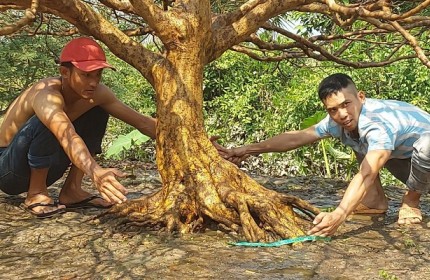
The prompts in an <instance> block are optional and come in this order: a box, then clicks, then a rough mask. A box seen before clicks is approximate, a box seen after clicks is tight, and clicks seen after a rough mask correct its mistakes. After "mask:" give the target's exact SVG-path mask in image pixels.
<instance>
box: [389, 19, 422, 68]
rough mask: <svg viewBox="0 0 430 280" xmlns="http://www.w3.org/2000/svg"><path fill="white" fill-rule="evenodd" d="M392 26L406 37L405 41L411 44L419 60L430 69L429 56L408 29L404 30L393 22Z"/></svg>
mask: <svg viewBox="0 0 430 280" xmlns="http://www.w3.org/2000/svg"><path fill="white" fill-rule="evenodd" d="M391 25H393V27H394V28H395V29H396V30H397V31H399V32H400V34H402V35H403V37H405V39H406V40H407V41H408V42H409V44H410V45H411V47H412V48H413V49H414V51H415V53H416V54H417V56H418V58H419V60H421V62H422V63H423V64H424V65H425V66H427V67H428V68H430V61H429V59H428V58H427V56H426V55H425V53H424V51H423V50H422V48H421V47H420V45H419V43H418V42H417V40H416V39H415V37H414V36H412V35H411V34H410V33H409V32H408V31H407V30H406V29H404V28H403V27H402V26H401V25H400V24H399V23H398V22H396V21H393V22H391Z"/></svg>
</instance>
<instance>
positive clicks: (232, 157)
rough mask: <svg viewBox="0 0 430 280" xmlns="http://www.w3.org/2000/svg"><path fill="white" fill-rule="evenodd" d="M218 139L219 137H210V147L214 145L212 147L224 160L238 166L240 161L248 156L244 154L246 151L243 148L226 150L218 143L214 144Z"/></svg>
mask: <svg viewBox="0 0 430 280" xmlns="http://www.w3.org/2000/svg"><path fill="white" fill-rule="evenodd" d="M219 138H220V137H219V136H212V137H211V138H210V141H211V142H212V145H214V147H215V148H216V149H217V150H218V153H219V155H220V156H221V157H223V158H225V159H226V160H228V161H231V162H232V163H234V164H236V165H239V164H240V163H241V162H242V161H244V160H245V159H247V158H248V157H249V156H250V155H249V154H247V153H246V149H245V148H244V147H239V148H231V149H227V148H225V147H223V146H221V145H220V144H219V143H218V142H216V140H218V139H219Z"/></svg>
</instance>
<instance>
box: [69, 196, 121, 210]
mask: <svg viewBox="0 0 430 280" xmlns="http://www.w3.org/2000/svg"><path fill="white" fill-rule="evenodd" d="M64 205H65V206H66V209H82V208H101V209H107V208H110V207H112V205H113V204H111V203H109V202H107V201H106V200H104V199H103V198H101V197H99V196H97V195H91V196H89V197H87V198H85V199H83V200H81V201H79V202H74V203H67V204H66V203H64Z"/></svg>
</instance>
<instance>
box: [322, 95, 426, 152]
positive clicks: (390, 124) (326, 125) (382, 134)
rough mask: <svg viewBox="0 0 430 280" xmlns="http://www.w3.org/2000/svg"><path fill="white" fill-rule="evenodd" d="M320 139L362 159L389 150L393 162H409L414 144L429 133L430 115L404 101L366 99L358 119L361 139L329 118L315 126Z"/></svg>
mask: <svg viewBox="0 0 430 280" xmlns="http://www.w3.org/2000/svg"><path fill="white" fill-rule="evenodd" d="M315 131H316V133H317V135H318V136H319V137H321V138H327V137H334V138H338V139H340V141H341V142H342V143H343V144H345V145H347V146H350V147H351V148H352V149H353V150H354V151H356V152H357V153H359V154H361V155H366V154H367V153H368V152H369V151H373V150H390V151H391V157H390V158H399V159H403V158H410V157H411V156H412V151H413V144H414V142H415V141H416V140H417V139H418V138H419V137H420V135H421V134H422V133H424V132H428V131H430V114H429V113H427V112H425V111H423V110H421V109H420V108H418V107H416V106H414V105H411V104H408V103H406V102H402V101H396V100H379V99H372V98H366V100H365V103H364V104H363V107H362V110H361V112H360V115H359V119H358V135H359V138H358V139H354V138H352V137H351V136H350V134H349V132H348V131H346V130H344V129H343V128H342V127H341V126H340V125H338V124H337V123H336V122H335V121H334V120H333V119H332V118H331V117H330V116H329V115H327V117H325V118H324V119H323V120H322V121H321V122H319V123H318V124H317V125H316V128H315Z"/></svg>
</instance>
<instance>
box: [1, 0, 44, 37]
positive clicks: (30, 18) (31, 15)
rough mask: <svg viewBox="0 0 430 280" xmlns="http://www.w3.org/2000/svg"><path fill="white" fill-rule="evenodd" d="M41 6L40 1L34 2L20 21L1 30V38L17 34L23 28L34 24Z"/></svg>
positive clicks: (33, 0) (35, 0)
mask: <svg viewBox="0 0 430 280" xmlns="http://www.w3.org/2000/svg"><path fill="white" fill-rule="evenodd" d="M38 6H39V0H32V1H31V5H30V8H29V9H26V10H25V12H24V16H23V17H22V18H21V19H20V20H18V21H17V22H16V23H14V24H11V25H7V26H4V27H2V28H0V36H4V35H9V34H12V33H15V32H17V31H18V30H20V29H21V28H22V27H24V26H26V25H28V24H30V23H32V22H34V20H35V19H36V12H37V8H38Z"/></svg>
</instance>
